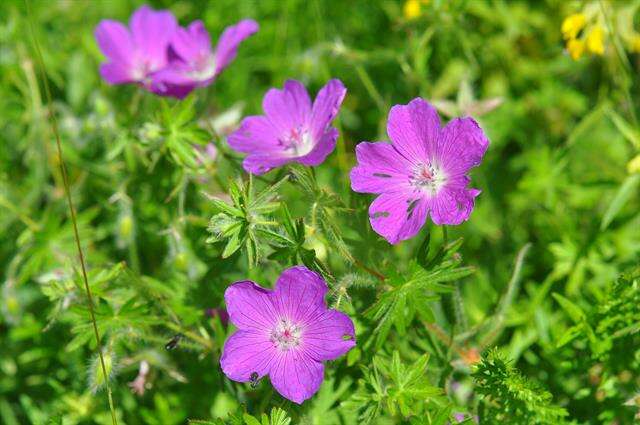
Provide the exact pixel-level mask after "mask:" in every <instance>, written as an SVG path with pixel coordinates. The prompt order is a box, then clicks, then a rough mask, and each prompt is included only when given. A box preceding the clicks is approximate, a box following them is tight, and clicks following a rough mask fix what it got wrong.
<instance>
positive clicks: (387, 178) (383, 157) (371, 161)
mask: <svg viewBox="0 0 640 425" xmlns="http://www.w3.org/2000/svg"><path fill="white" fill-rule="evenodd" d="M356 158H357V160H358V165H357V166H355V167H354V168H353V169H352V170H351V189H353V190H354V191H356V192H363V193H382V192H392V191H396V190H398V189H401V190H404V189H407V188H408V187H409V180H408V176H409V173H410V168H411V163H409V161H407V160H406V159H405V158H404V157H403V156H402V155H400V154H399V153H398V151H397V150H395V149H394V147H393V146H392V145H391V144H389V143H384V142H378V143H368V142H363V143H359V144H358V145H357V146H356Z"/></svg>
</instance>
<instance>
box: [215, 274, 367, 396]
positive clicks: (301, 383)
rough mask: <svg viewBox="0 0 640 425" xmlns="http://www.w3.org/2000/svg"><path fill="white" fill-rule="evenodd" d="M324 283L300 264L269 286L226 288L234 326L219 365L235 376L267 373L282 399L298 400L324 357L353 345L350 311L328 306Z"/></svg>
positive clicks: (315, 382)
mask: <svg viewBox="0 0 640 425" xmlns="http://www.w3.org/2000/svg"><path fill="white" fill-rule="evenodd" d="M326 293H327V285H326V283H325V282H324V280H322V278H321V277H320V276H319V275H318V274H317V273H314V272H312V271H311V270H309V269H307V268H306V267H303V266H296V267H291V268H289V269H287V270H285V271H284V272H282V274H281V275H280V278H278V281H277V282H276V288H275V290H273V291H270V290H267V289H264V288H262V287H260V286H258V285H256V284H255V283H253V282H251V281H242V282H236V283H234V284H233V285H231V286H229V288H227V290H226V292H225V294H224V299H225V302H226V304H227V311H228V312H229V317H230V319H231V323H233V324H234V325H235V326H236V327H237V328H238V331H237V332H236V333H234V334H233V335H231V336H230V337H229V339H228V340H227V342H226V343H225V344H224V348H223V353H222V358H221V359H220V364H221V366H222V371H223V372H224V373H225V375H227V377H229V378H230V379H233V380H234V381H238V382H249V381H251V380H254V379H260V378H262V377H263V376H266V375H269V377H270V379H271V384H272V385H273V387H274V388H275V389H276V390H277V391H278V392H279V393H280V394H281V395H282V396H283V397H285V398H287V399H289V400H291V401H293V402H295V403H298V404H301V403H302V402H303V401H304V400H306V399H308V398H310V397H311V396H312V395H313V394H315V393H316V392H317V391H318V389H319V388H320V384H321V383H322V379H323V375H324V365H323V364H322V362H323V361H324V360H334V359H337V358H338V357H340V356H342V355H343V354H345V353H346V352H347V351H349V350H350V349H351V348H352V347H354V346H355V345H356V342H355V332H354V328H353V322H351V319H350V318H349V316H347V315H346V314H344V313H341V312H339V311H337V310H330V309H328V308H327V306H326V304H325V300H324V297H325V295H326Z"/></svg>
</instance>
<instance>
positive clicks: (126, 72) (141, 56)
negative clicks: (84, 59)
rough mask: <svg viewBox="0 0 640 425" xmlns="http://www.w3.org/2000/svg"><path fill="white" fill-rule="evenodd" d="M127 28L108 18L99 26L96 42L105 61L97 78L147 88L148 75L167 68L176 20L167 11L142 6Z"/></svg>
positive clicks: (110, 82)
mask: <svg viewBox="0 0 640 425" xmlns="http://www.w3.org/2000/svg"><path fill="white" fill-rule="evenodd" d="M129 27H130V28H127V27H126V26H125V25H124V24H122V23H121V22H118V21H113V20H110V19H105V20H102V21H101V22H100V24H98V27H97V28H96V31H95V36H96V40H97V42H98V46H99V47H100V50H101V51H102V53H103V54H104V55H105V56H106V57H107V59H108V61H107V62H106V63H103V64H102V65H100V75H102V78H104V79H105V81H107V83H109V84H127V83H138V84H140V85H142V86H144V87H146V88H149V85H150V82H151V80H150V77H151V75H152V74H153V73H154V72H156V71H159V70H160V69H162V68H164V67H165V66H166V65H167V62H168V47H169V41H170V40H171V37H172V36H173V33H174V31H175V30H176V27H177V23H176V19H175V17H174V16H173V15H172V14H171V12H169V11H167V10H160V11H155V10H153V9H151V8H150V7H149V6H146V5H145V6H142V7H140V8H139V9H138V10H136V11H135V12H134V13H133V15H132V16H131V20H130V21H129Z"/></svg>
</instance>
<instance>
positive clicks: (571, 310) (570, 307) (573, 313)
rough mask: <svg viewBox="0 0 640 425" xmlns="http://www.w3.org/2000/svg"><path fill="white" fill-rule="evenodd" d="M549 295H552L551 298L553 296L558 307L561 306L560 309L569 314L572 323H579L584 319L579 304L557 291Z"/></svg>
mask: <svg viewBox="0 0 640 425" xmlns="http://www.w3.org/2000/svg"><path fill="white" fill-rule="evenodd" d="M551 295H553V298H555V300H556V301H557V302H558V304H560V307H562V309H563V310H564V311H565V312H566V313H567V314H568V315H569V317H571V320H573V322H574V323H580V322H582V321H584V320H585V317H586V316H585V314H584V311H582V309H581V308H580V307H579V306H577V305H576V304H574V303H573V302H571V301H569V299H567V298H565V297H563V296H562V295H560V294H558V293H557V292H554V293H553V294H551Z"/></svg>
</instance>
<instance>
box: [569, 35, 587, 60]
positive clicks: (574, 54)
mask: <svg viewBox="0 0 640 425" xmlns="http://www.w3.org/2000/svg"><path fill="white" fill-rule="evenodd" d="M584 49H585V43H584V40H577V39H571V40H569V41H568V42H567V50H568V51H569V54H570V55H571V58H572V59H573V60H578V59H580V57H581V56H582V54H583V53H584Z"/></svg>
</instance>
